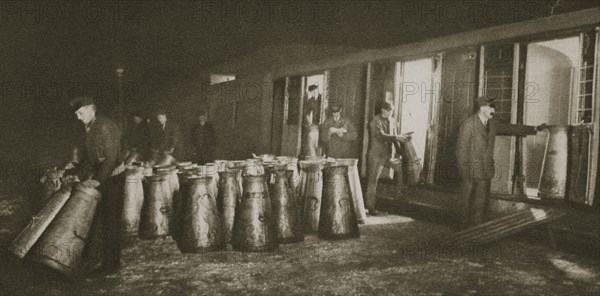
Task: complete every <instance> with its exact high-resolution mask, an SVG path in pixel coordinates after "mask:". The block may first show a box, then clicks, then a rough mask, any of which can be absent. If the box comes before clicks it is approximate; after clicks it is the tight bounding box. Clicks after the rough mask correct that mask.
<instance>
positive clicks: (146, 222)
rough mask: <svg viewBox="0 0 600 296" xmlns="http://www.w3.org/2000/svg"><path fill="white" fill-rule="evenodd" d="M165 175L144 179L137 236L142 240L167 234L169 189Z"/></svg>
mask: <svg viewBox="0 0 600 296" xmlns="http://www.w3.org/2000/svg"><path fill="white" fill-rule="evenodd" d="M167 178H168V177H167V176H166V175H152V176H147V177H146V183H145V185H146V187H145V188H144V204H143V206H142V214H141V217H140V229H139V235H140V238H143V239H155V238H157V237H161V236H167V235H168V234H169V217H168V214H169V211H170V208H169V205H168V203H167V200H168V199H170V198H169V197H168V195H169V194H170V191H171V188H170V186H169V180H168V179H167Z"/></svg>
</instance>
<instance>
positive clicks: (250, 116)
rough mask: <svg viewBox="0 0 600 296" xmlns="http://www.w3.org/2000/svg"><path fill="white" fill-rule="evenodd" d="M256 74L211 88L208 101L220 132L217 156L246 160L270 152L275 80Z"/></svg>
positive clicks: (211, 116) (212, 116) (217, 142)
mask: <svg viewBox="0 0 600 296" xmlns="http://www.w3.org/2000/svg"><path fill="white" fill-rule="evenodd" d="M257 76H258V77H259V78H258V79H238V80H234V81H229V82H224V83H219V84H215V85H212V86H211V87H210V89H211V90H210V93H209V94H208V95H207V104H208V106H209V110H210V116H209V118H210V120H211V121H212V122H213V124H214V126H215V131H216V133H217V141H216V147H217V149H216V156H215V157H217V159H246V158H250V157H252V153H255V154H262V153H269V151H270V145H269V144H270V140H271V132H270V129H271V127H270V122H271V111H272V110H271V109H272V107H271V106H272V105H271V101H272V83H269V82H265V81H263V80H262V79H261V78H260V75H257Z"/></svg>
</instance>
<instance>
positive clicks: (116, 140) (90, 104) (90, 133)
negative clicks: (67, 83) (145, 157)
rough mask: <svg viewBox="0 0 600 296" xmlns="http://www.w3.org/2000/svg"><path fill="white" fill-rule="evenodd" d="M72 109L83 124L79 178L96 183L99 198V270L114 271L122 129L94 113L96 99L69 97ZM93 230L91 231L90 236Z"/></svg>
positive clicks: (116, 265) (117, 247)
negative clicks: (100, 229) (100, 196)
mask: <svg viewBox="0 0 600 296" xmlns="http://www.w3.org/2000/svg"><path fill="white" fill-rule="evenodd" d="M70 105H71V109H72V111H73V112H75V115H76V116H77V119H78V120H80V121H81V122H82V123H83V125H84V128H85V140H84V143H83V145H82V149H81V150H80V151H82V152H83V153H82V157H81V164H80V166H81V168H82V169H81V172H82V173H81V175H82V176H81V178H80V179H81V180H82V181H83V183H84V185H85V184H96V185H97V184H98V183H99V186H98V190H99V191H100V192H101V193H102V200H101V201H100V203H99V204H98V210H99V211H98V213H99V215H96V217H97V218H96V219H98V221H95V222H94V223H95V224H96V225H100V227H101V228H102V231H100V232H101V233H103V239H102V246H101V250H102V251H101V253H102V258H101V259H100V260H101V262H100V263H101V270H100V271H103V272H107V273H111V272H115V271H116V270H117V269H118V268H119V267H120V264H121V261H120V254H121V236H120V230H121V229H120V227H121V212H122V210H123V187H124V183H123V182H124V174H123V173H122V171H123V170H122V168H123V166H122V165H121V162H120V160H119V152H120V151H121V130H120V129H119V127H118V125H117V124H116V123H115V122H114V121H112V120H111V119H109V118H107V117H104V116H102V115H98V114H96V103H95V101H94V99H93V98H90V97H78V98H75V99H73V100H72V101H71V104H70ZM93 235H94V234H92V236H93ZM96 247H98V246H96Z"/></svg>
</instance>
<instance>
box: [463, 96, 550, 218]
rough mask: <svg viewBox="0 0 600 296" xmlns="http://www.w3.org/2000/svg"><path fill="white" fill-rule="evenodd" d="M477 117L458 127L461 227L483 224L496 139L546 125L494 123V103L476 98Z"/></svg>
mask: <svg viewBox="0 0 600 296" xmlns="http://www.w3.org/2000/svg"><path fill="white" fill-rule="evenodd" d="M475 104H476V106H475V107H476V113H475V114H473V115H471V116H469V117H467V118H466V119H465V120H464V121H463V123H462V124H461V126H460V130H459V134H458V141H457V145H456V151H457V152H456V153H457V155H456V157H457V161H458V168H459V174H460V177H461V180H462V189H463V197H462V198H461V200H460V203H459V211H458V212H459V216H460V223H461V225H462V226H463V227H467V226H472V225H475V224H479V223H482V222H484V221H485V217H486V211H487V206H488V203H489V200H490V186H491V180H492V178H493V177H494V172H495V167H494V144H495V142H496V135H503V136H526V135H533V134H535V133H536V130H540V129H542V128H544V126H545V125H539V126H537V127H534V126H526V125H514V124H507V123H504V122H501V121H499V120H497V119H494V118H493V116H494V111H495V109H494V108H495V101H494V99H493V98H489V97H479V98H477V100H476V101H475Z"/></svg>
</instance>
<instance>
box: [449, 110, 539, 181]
mask: <svg viewBox="0 0 600 296" xmlns="http://www.w3.org/2000/svg"><path fill="white" fill-rule="evenodd" d="M535 133H536V131H535V127H533V126H527V125H516V124H507V123H504V122H501V121H499V120H497V119H494V118H492V119H490V120H489V121H488V125H487V126H486V125H484V124H483V122H482V121H481V119H480V118H479V115H477V114H474V115H472V116H469V117H467V118H466V119H465V120H464V121H463V123H462V124H461V126H460V129H459V134H458V142H457V144H456V159H457V165H458V169H459V173H460V176H461V178H462V180H465V181H468V180H491V179H492V178H493V177H494V171H495V167H494V145H495V143H496V135H501V136H526V135H533V134H535Z"/></svg>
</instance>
